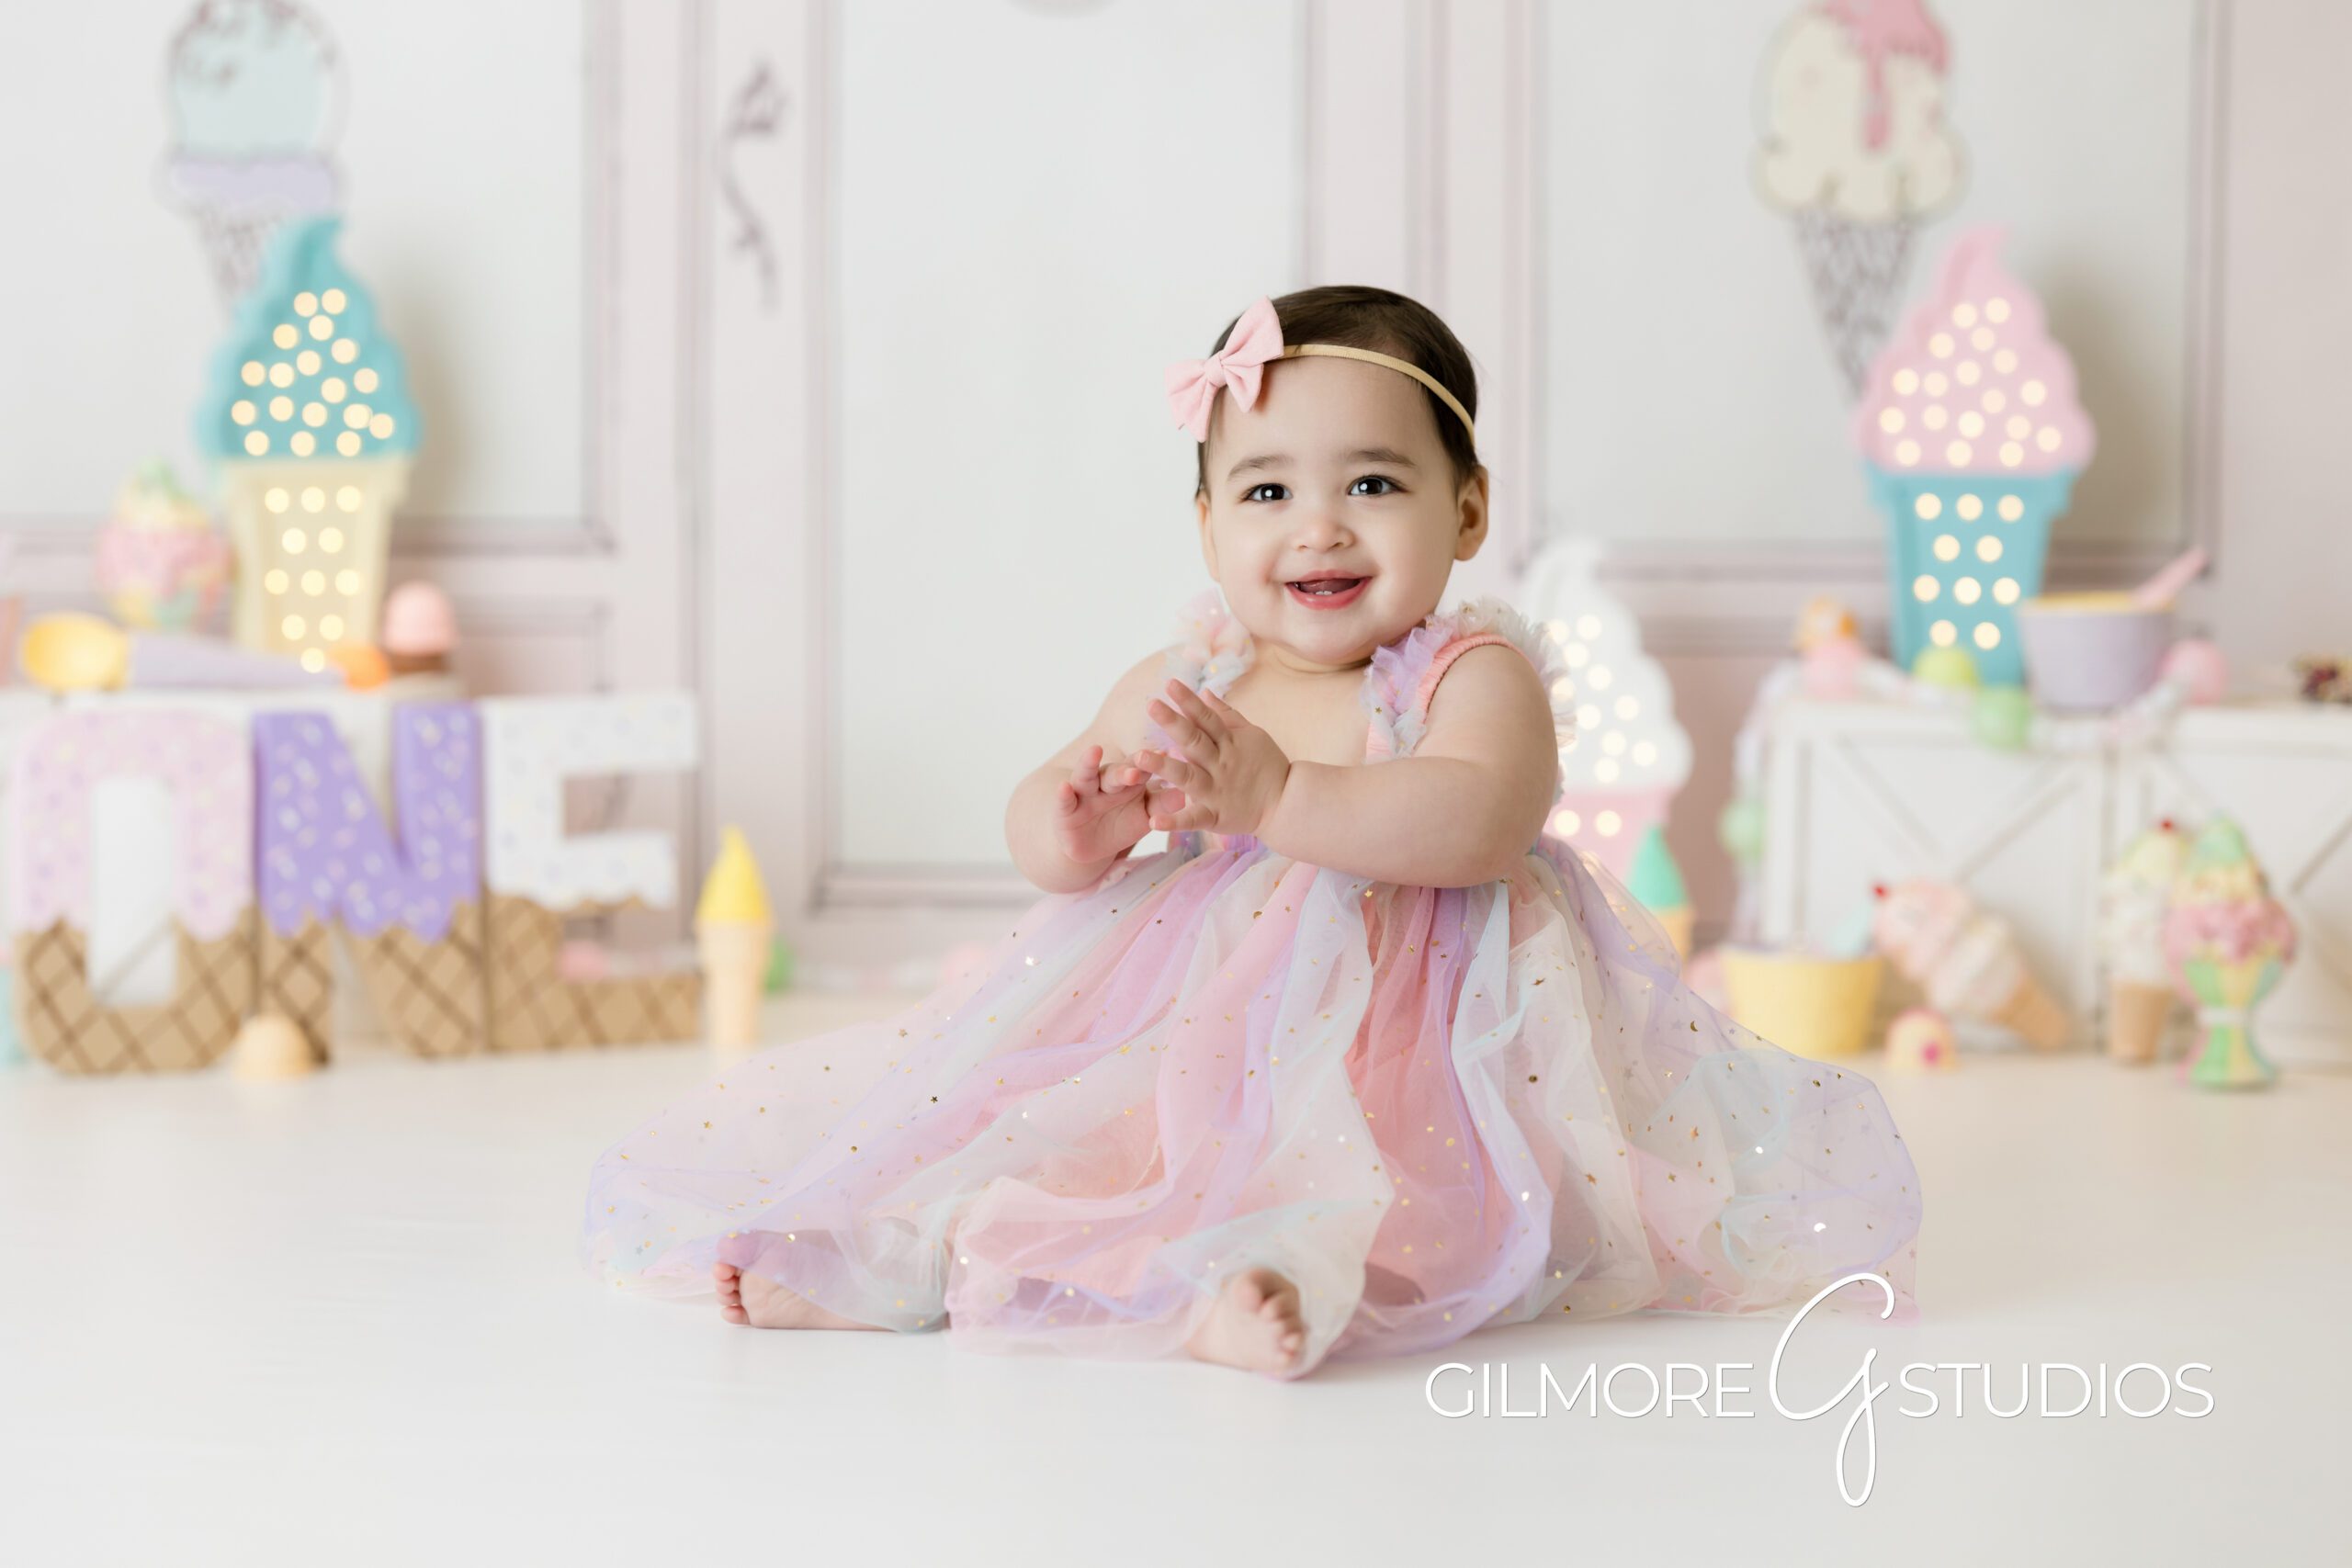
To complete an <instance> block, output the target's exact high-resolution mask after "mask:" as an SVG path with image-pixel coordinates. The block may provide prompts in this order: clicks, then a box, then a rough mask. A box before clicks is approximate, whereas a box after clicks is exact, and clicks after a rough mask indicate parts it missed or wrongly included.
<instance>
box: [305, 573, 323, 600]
mask: <svg viewBox="0 0 2352 1568" xmlns="http://www.w3.org/2000/svg"><path fill="white" fill-rule="evenodd" d="M326 591H327V574H326V573H325V572H323V571H320V570H317V569H316V568H312V569H311V570H309V571H306V572H304V573H303V574H302V592H305V593H310V594H314V595H315V594H320V593H324V592H326Z"/></svg>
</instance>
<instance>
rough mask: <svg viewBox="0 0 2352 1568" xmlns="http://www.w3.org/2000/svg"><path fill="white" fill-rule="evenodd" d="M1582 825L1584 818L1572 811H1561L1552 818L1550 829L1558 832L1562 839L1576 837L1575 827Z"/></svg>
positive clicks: (1578, 827)
mask: <svg viewBox="0 0 2352 1568" xmlns="http://www.w3.org/2000/svg"><path fill="white" fill-rule="evenodd" d="M1583 826H1584V818H1581V817H1578V816H1577V814H1576V813H1575V812H1573V811H1563V812H1561V813H1560V814H1559V815H1558V816H1557V817H1555V818H1552V830H1553V831H1554V832H1555V833H1557V834H1559V835H1560V837H1562V838H1563V839H1572V838H1574V837H1576V835H1577V829H1580V828H1582V827H1583Z"/></svg>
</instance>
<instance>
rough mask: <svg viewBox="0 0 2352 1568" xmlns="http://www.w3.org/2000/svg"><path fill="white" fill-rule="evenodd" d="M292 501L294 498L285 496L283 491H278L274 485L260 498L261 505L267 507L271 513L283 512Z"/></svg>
mask: <svg viewBox="0 0 2352 1568" xmlns="http://www.w3.org/2000/svg"><path fill="white" fill-rule="evenodd" d="M293 501H294V498H293V497H292V496H290V495H288V494H287V493H286V492H285V491H282V490H279V489H278V488H277V486H275V485H272V486H271V487H270V488H269V490H268V491H266V492H265V493H264V494H263V496H262V498H261V503H262V504H263V505H264V506H266V507H268V508H269V509H270V510H271V511H272V512H283V511H285V510H286V509H287V507H288V506H289V505H291V504H293Z"/></svg>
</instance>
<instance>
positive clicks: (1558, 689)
mask: <svg viewBox="0 0 2352 1568" xmlns="http://www.w3.org/2000/svg"><path fill="white" fill-rule="evenodd" d="M1576 694H1577V683H1576V682H1574V681H1571V680H1569V679H1568V678H1567V677H1566V675H1563V676H1561V677H1560V678H1559V679H1558V680H1556V681H1555V682H1552V700H1553V701H1554V702H1555V703H1565V702H1566V701H1568V700H1569V699H1571V698H1572V697H1574V696H1575V695H1576Z"/></svg>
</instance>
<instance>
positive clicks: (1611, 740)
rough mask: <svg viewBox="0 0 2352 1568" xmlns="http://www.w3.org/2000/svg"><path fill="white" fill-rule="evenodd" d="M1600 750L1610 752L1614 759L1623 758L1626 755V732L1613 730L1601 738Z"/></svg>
mask: <svg viewBox="0 0 2352 1568" xmlns="http://www.w3.org/2000/svg"><path fill="white" fill-rule="evenodd" d="M1600 749H1601V750H1604V751H1606V752H1608V753H1609V754H1610V755H1611V756H1612V757H1622V756H1623V755H1624V754H1625V732H1624V731H1623V730H1622V729H1612V730H1611V731H1610V732H1609V733H1608V734H1606V735H1604V736H1602V737H1601V738H1600Z"/></svg>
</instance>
